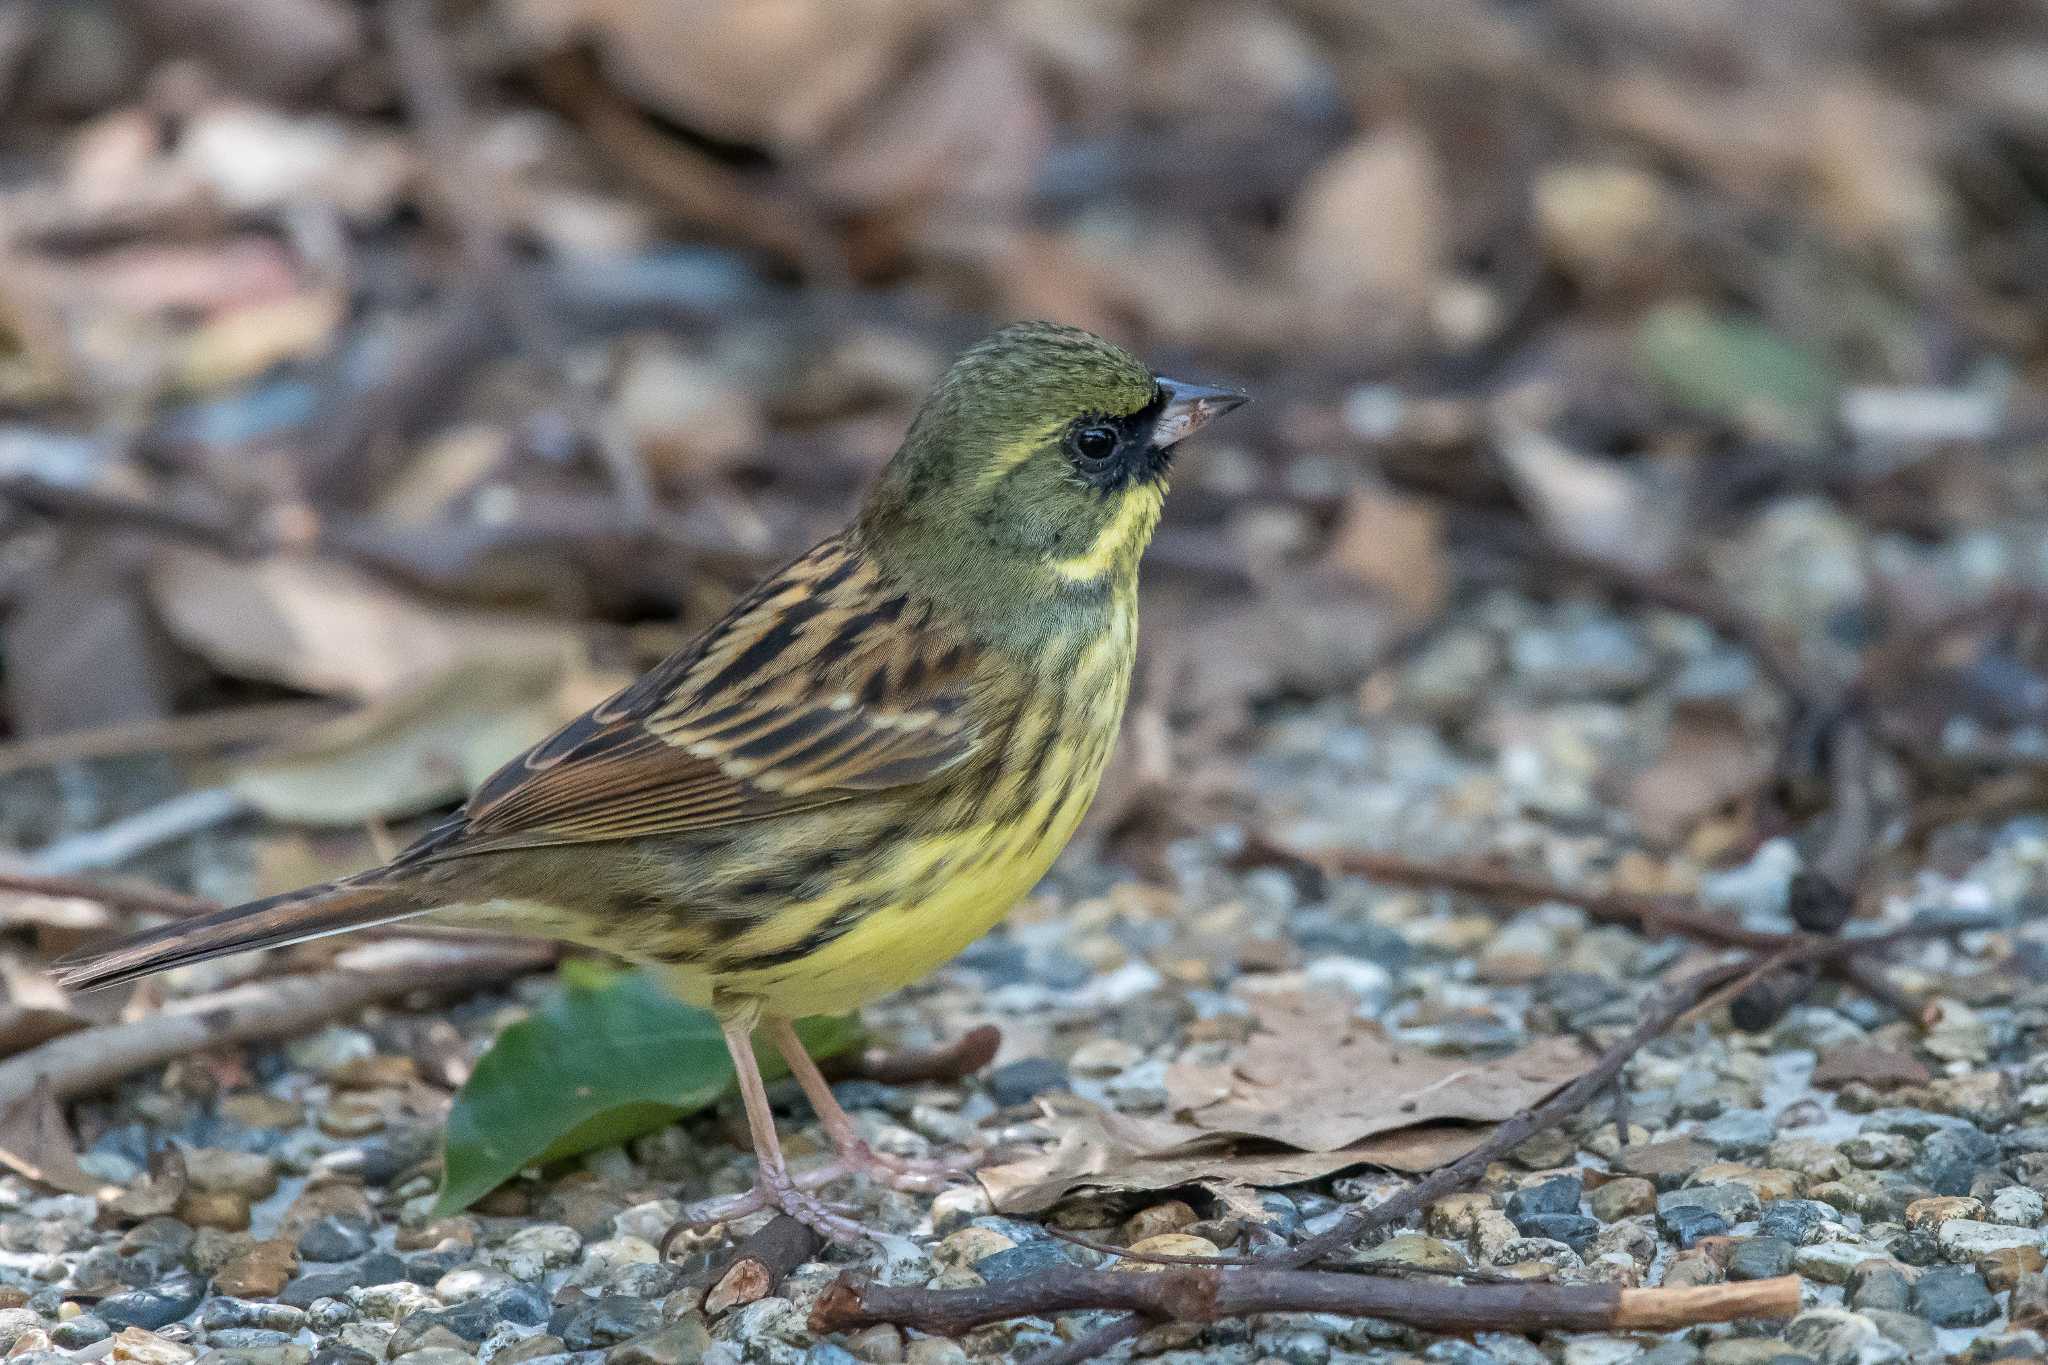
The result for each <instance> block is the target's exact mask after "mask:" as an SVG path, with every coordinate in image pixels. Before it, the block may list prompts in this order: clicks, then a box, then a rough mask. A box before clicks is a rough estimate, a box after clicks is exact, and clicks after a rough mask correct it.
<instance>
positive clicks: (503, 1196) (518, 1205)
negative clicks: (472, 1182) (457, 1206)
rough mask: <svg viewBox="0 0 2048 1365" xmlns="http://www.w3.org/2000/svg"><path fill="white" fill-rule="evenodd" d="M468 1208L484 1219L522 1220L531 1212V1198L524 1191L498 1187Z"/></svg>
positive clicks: (505, 1186) (502, 1186) (510, 1187)
mask: <svg viewBox="0 0 2048 1365" xmlns="http://www.w3.org/2000/svg"><path fill="white" fill-rule="evenodd" d="M470 1207H471V1208H472V1209H473V1210H474V1211H475V1212H476V1213H479V1214H481V1215H482V1216H484V1217H485V1218H524V1217H525V1216H526V1215H527V1214H528V1213H530V1212H532V1211H533V1198H532V1196H530V1195H528V1194H527V1192H526V1191H525V1190H522V1189H518V1188H515V1187H514V1186H511V1185H500V1186H498V1188H497V1189H495V1190H492V1191H491V1192H490V1193H489V1194H487V1195H485V1196H484V1197H483V1198H481V1199H479V1200H477V1201H476V1203H474V1204H472V1205H471V1206H470Z"/></svg>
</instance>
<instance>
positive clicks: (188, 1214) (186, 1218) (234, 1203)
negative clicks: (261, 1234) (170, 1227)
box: [178, 1190, 249, 1232]
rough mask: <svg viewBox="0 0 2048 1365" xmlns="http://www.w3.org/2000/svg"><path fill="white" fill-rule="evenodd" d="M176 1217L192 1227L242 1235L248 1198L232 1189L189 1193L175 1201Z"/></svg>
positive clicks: (247, 1221) (247, 1223) (247, 1209)
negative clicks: (176, 1205) (176, 1204)
mask: <svg viewBox="0 0 2048 1365" xmlns="http://www.w3.org/2000/svg"><path fill="white" fill-rule="evenodd" d="M178 1217H179V1219H180V1220H181V1221H183V1222H187V1223H190V1224H191V1225H192V1226H193V1227H196V1228H221V1229H223V1230H225V1231H228V1232H245V1231H247V1230H248V1227H249V1197H248V1196H247V1195H244V1194H237V1193H235V1192H234V1191H232V1190H192V1191H189V1192H188V1193H187V1194H186V1195H185V1197H184V1198H183V1199H180V1200H179V1201H178Z"/></svg>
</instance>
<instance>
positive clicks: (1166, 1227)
mask: <svg viewBox="0 0 2048 1365" xmlns="http://www.w3.org/2000/svg"><path fill="white" fill-rule="evenodd" d="M1194 1222H1195V1211H1194V1210H1193V1209H1191V1208H1189V1207H1188V1206H1187V1204H1185V1203H1183V1202H1182V1201H1181V1200H1178V1199H1169V1200H1167V1201H1166V1202H1165V1203H1163V1204H1154V1205H1153V1206H1152V1207H1151V1208H1149V1209H1140V1210H1139V1211H1138V1212H1136V1213H1134V1214H1132V1215H1131V1216H1130V1217H1129V1218H1126V1219H1125V1220H1124V1226H1123V1235H1124V1241H1125V1242H1126V1243H1130V1242H1142V1241H1144V1240H1145V1239H1146V1238H1147V1237H1159V1236H1163V1235H1165V1234H1166V1233H1169V1232H1186V1231H1187V1230H1188V1228H1189V1227H1191V1226H1193V1224H1194Z"/></svg>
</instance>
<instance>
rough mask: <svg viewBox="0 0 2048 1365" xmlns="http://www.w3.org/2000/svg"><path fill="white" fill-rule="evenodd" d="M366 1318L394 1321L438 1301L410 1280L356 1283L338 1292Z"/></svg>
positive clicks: (432, 1305) (439, 1303)
mask: <svg viewBox="0 0 2048 1365" xmlns="http://www.w3.org/2000/svg"><path fill="white" fill-rule="evenodd" d="M338 1297H340V1298H343V1299H346V1300H347V1301H348V1303H349V1304H350V1305H351V1306H352V1307H353V1308H354V1309H355V1310H356V1311H357V1312H358V1313H361V1314H362V1315H363V1316H364V1317H366V1318H374V1319H376V1320H378V1321H380V1322H397V1321H399V1320H401V1319H402V1318H404V1317H406V1316H407V1315H408V1314H412V1313H417V1312H419V1311H420V1310H421V1309H423V1308H438V1307H440V1305H441V1301H440V1300H439V1299H437V1298H435V1297H434V1296H433V1295H432V1294H431V1293H429V1292H428V1291H427V1290H426V1289H423V1288H422V1287H420V1286H419V1285H416V1284H414V1283H413V1282H412V1281H410V1280H398V1281H395V1282H393V1283H390V1284H368V1285H357V1286H355V1287H354V1288H351V1289H349V1290H347V1291H346V1292H344V1293H343V1294H341V1295H339V1296H338Z"/></svg>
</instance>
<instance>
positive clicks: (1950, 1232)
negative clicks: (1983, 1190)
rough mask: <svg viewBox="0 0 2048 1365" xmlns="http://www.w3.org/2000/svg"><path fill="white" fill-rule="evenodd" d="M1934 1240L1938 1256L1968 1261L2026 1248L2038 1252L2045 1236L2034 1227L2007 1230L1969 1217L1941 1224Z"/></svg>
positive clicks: (1995, 1224) (2003, 1225) (2005, 1226)
mask: <svg viewBox="0 0 2048 1365" xmlns="http://www.w3.org/2000/svg"><path fill="white" fill-rule="evenodd" d="M1972 1202H1975V1201H1972ZM1935 1239H1936V1241H1937V1242H1938V1243H1939V1245H1940V1247H1941V1254H1942V1255H1943V1256H1944V1257H1946V1258H1947V1259H1949V1260H1951V1261H1957V1262H1969V1261H1974V1260H1976V1259H1977V1258H1978V1257H1979V1256H1990V1255H1992V1254H1994V1253H1996V1252H2000V1251H2010V1250H2013V1249H2015V1248H2019V1247H2025V1248H2028V1249H2030V1250H2035V1251H2038V1250H2040V1249H2041V1247H2042V1244H2043V1241H2044V1239H2048V1234H2043V1233H2041V1232H2037V1231H2035V1230H2034V1229H2033V1228H2015V1227H2008V1226H2007V1225H2005V1224H2003V1223H1982V1222H1978V1221H1977V1220H1975V1219H1972V1218H1951V1219H1950V1220H1949V1221H1947V1222H1945V1223H1943V1224H1941V1225H1940V1227H1939V1228H1938V1229H1937V1230H1936V1232H1935Z"/></svg>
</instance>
